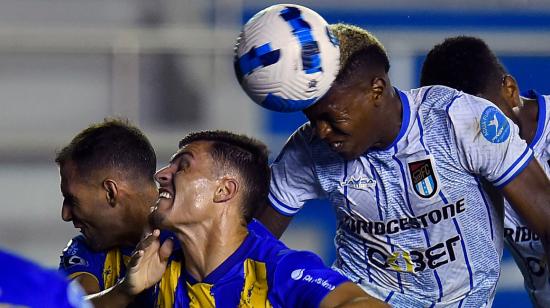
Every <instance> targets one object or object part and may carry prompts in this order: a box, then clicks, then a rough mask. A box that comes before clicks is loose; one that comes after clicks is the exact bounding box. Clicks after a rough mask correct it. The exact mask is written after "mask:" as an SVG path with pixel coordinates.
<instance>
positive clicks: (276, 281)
mask: <svg viewBox="0 0 550 308" xmlns="http://www.w3.org/2000/svg"><path fill="white" fill-rule="evenodd" d="M248 229H249V234H248V236H247V237H246V239H245V240H244V242H243V243H242V244H241V246H240V247H239V248H238V249H237V250H236V251H235V252H234V253H233V254H232V255H231V256H230V257H229V258H227V259H226V260H225V261H224V262H223V263H222V264H221V265H220V266H218V267H217V268H216V269H215V270H214V271H213V272H211V273H210V274H209V275H208V276H207V277H205V278H204V279H203V280H202V281H197V280H196V279H195V278H193V277H192V276H191V275H190V274H189V273H188V272H187V271H186V270H185V269H184V268H183V266H182V263H181V262H178V261H176V260H174V261H172V262H171V263H170V264H169V266H168V269H167V271H166V272H165V274H164V277H163V280H162V281H161V283H160V285H159V288H158V290H157V291H158V294H157V296H158V298H157V307H317V306H319V304H320V302H321V301H322V300H323V298H324V297H325V296H326V295H327V294H328V293H329V292H331V291H332V290H334V288H336V287H337V286H338V285H340V284H341V283H343V282H346V281H348V279H347V278H345V277H344V276H342V275H341V274H339V273H337V272H335V271H333V270H332V269H330V268H328V267H327V266H325V265H324V263H323V261H322V260H321V259H320V258H319V257H318V256H316V255H315V254H313V253H311V252H306V251H295V250H292V249H289V248H288V247H286V246H285V245H284V244H283V243H282V242H280V241H279V240H277V239H275V238H274V237H273V236H272V235H271V234H270V233H269V232H268V231H267V230H266V229H265V228H264V227H263V226H262V225H261V224H260V223H259V222H256V221H253V222H252V223H251V224H249V225H248Z"/></svg>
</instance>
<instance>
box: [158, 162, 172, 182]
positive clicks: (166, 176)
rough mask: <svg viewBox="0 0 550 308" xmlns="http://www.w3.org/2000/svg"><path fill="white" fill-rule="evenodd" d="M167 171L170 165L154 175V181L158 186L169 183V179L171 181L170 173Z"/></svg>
mask: <svg viewBox="0 0 550 308" xmlns="http://www.w3.org/2000/svg"><path fill="white" fill-rule="evenodd" d="M169 169H170V165H168V166H166V167H164V168H162V169H160V170H158V171H157V172H156V173H155V180H156V181H157V182H158V183H159V184H161V185H162V184H164V183H167V182H169V181H170V180H171V179H172V173H171V172H169Z"/></svg>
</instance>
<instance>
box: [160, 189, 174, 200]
mask: <svg viewBox="0 0 550 308" xmlns="http://www.w3.org/2000/svg"><path fill="white" fill-rule="evenodd" d="M162 198H164V199H172V194H171V193H169V192H167V191H163V192H161V193H160V194H159V199H162Z"/></svg>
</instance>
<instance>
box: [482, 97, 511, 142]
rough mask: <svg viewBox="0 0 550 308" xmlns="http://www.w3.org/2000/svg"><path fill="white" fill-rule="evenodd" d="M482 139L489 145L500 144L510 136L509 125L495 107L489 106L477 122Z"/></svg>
mask: <svg viewBox="0 0 550 308" xmlns="http://www.w3.org/2000/svg"><path fill="white" fill-rule="evenodd" d="M479 128H480V129H481V133H482V134H483V137H485V139H487V140H488V141H489V142H491V143H501V142H504V141H506V139H508V137H509V136H510V124H509V123H508V120H507V119H506V117H505V116H504V114H502V112H500V111H499V110H498V109H497V108H496V107H493V106H489V107H487V108H485V110H483V113H482V114H481V119H480V121H479Z"/></svg>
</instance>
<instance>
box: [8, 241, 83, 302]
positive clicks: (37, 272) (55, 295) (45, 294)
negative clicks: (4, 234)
mask: <svg viewBox="0 0 550 308" xmlns="http://www.w3.org/2000/svg"><path fill="white" fill-rule="evenodd" d="M0 264H1V265H0V307H4V306H7V307H12V306H17V307H55V308H65V307H67V308H68V307H86V308H87V307H90V308H91V307H92V306H91V305H90V304H89V303H88V302H86V301H84V299H83V293H82V290H81V289H80V287H79V286H78V284H77V283H69V281H68V280H67V279H66V278H65V277H63V276H61V275H60V274H59V273H57V272H56V271H55V270H45V269H43V268H41V267H39V266H38V265H36V264H33V263H31V262H30V261H27V260H24V259H22V258H19V257H16V256H15V255H12V254H9V253H6V252H3V251H0Z"/></svg>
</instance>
